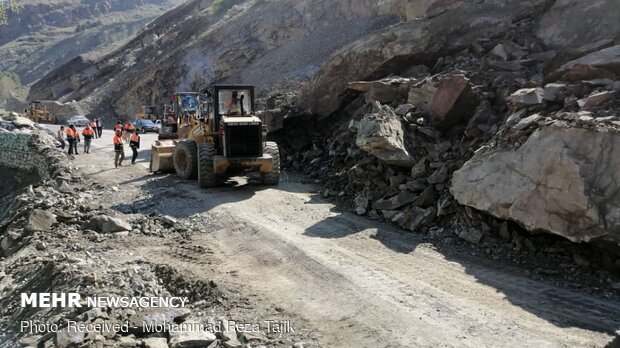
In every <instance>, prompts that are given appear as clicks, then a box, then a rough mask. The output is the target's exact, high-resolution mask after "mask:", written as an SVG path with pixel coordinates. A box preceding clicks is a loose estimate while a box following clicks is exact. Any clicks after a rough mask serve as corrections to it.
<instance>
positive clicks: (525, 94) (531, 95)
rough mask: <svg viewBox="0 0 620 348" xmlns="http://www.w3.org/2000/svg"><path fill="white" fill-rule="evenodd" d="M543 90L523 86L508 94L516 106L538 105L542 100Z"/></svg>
mask: <svg viewBox="0 0 620 348" xmlns="http://www.w3.org/2000/svg"><path fill="white" fill-rule="evenodd" d="M544 93H545V91H544V90H543V89H542V88H524V89H520V90H518V91H516V92H514V93H513V94H511V95H510V101H511V102H512V104H513V105H514V106H515V107H517V108H522V107H526V106H532V105H539V104H542V102H543V96H544Z"/></svg>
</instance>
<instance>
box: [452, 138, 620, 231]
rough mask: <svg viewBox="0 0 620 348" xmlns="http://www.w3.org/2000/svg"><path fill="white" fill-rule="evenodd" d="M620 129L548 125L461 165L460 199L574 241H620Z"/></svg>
mask: <svg viewBox="0 0 620 348" xmlns="http://www.w3.org/2000/svg"><path fill="white" fill-rule="evenodd" d="M619 151H620V134H619V133H614V132H597V131H594V130H589V129H581V128H561V127H556V126H548V127H544V128H541V129H539V130H537V131H535V132H534V133H533V134H532V135H531V136H530V137H529V139H528V140H527V141H526V142H525V143H524V144H523V145H522V146H521V147H520V148H518V149H516V150H514V151H511V150H491V151H487V152H484V153H479V154H476V155H475V156H474V157H473V158H472V159H471V160H469V161H468V162H467V163H466V164H465V165H464V166H463V167H462V168H461V169H460V170H458V171H456V172H455V173H454V176H453V179H452V187H451V193H452V194H453V195H454V197H455V198H456V199H457V200H458V202H459V203H461V204H464V205H468V206H471V207H474V208H476V209H479V210H483V211H486V212H488V213H490V214H492V215H494V216H496V217H499V218H502V219H510V220H514V221H516V222H518V223H520V224H522V225H523V226H525V227H526V228H527V229H529V230H532V231H536V230H543V231H547V232H551V233H554V234H557V235H560V236H563V237H566V238H568V239H570V240H572V241H575V242H581V241H590V240H593V239H604V240H609V241H613V242H616V243H620V196H618V194H617V192H618V190H619V189H620V158H618V156H615V155H614V154H617V153H620V152H619Z"/></svg>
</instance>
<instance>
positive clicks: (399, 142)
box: [355, 102, 413, 167]
mask: <svg viewBox="0 0 620 348" xmlns="http://www.w3.org/2000/svg"><path fill="white" fill-rule="evenodd" d="M404 140H405V139H404V131H403V126H402V123H401V121H400V119H399V117H398V116H397V115H396V114H395V113H394V111H393V110H392V109H391V108H389V107H385V106H382V105H381V104H380V103H379V102H375V103H374V104H373V110H372V112H371V113H369V114H367V115H366V116H364V118H362V120H361V121H360V123H359V128H358V129H357V137H356V139H355V143H356V144H357V146H358V147H359V148H361V149H363V150H364V151H366V152H368V153H369V154H371V155H373V156H375V157H377V158H379V159H381V160H383V161H385V162H387V163H390V164H394V165H398V166H403V167H408V166H409V167H410V166H412V165H413V159H412V158H411V156H410V155H409V153H408V152H407V149H405V144H404Z"/></svg>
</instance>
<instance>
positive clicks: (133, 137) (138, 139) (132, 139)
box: [130, 134, 140, 143]
mask: <svg viewBox="0 0 620 348" xmlns="http://www.w3.org/2000/svg"><path fill="white" fill-rule="evenodd" d="M130 140H131V141H135V142H136V143H137V142H139V141H140V137H139V136H138V134H132V135H131V138H130Z"/></svg>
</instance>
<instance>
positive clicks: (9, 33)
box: [0, 0, 184, 84]
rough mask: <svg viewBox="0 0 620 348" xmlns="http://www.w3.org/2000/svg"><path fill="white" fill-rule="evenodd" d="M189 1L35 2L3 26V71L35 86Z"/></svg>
mask: <svg viewBox="0 0 620 348" xmlns="http://www.w3.org/2000/svg"><path fill="white" fill-rule="evenodd" d="M183 1H184V0H105V1H100V0H82V1H78V0H52V1H49V0H47V1H43V0H35V1H28V2H23V8H22V10H21V11H20V13H19V14H15V15H11V16H10V18H9V24H8V25H7V26H0V71H10V72H13V73H17V74H18V75H19V76H20V78H21V80H22V82H23V83H26V84H27V83H30V82H33V81H35V80H37V79H39V78H41V77H43V76H45V74H47V73H48V72H50V71H51V70H53V69H55V68H56V67H58V66H60V65H62V64H64V63H65V62H67V61H69V60H70V59H72V58H74V57H75V56H78V55H80V54H85V53H89V54H91V55H93V56H96V55H98V54H102V53H105V52H108V51H109V50H110V48H114V47H117V46H119V45H121V44H122V43H123V42H125V40H126V39H127V38H130V37H131V36H133V35H135V34H136V33H137V32H138V31H139V30H140V29H142V28H143V27H144V26H145V25H146V24H147V23H148V22H150V21H151V20H153V19H154V18H156V17H157V16H159V15H161V14H162V13H164V12H166V11H168V10H169V9H171V8H172V7H174V6H176V5H178V4H180V3H182V2H183Z"/></svg>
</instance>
